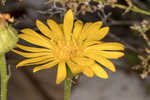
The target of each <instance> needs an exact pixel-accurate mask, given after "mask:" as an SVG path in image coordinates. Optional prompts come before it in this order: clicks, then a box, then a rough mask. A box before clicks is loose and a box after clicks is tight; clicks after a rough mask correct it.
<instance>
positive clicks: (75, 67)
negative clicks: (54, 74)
mask: <svg viewBox="0 0 150 100" xmlns="http://www.w3.org/2000/svg"><path fill="white" fill-rule="evenodd" d="M67 65H68V66H69V68H70V70H71V72H72V73H73V74H78V73H80V72H81V71H82V67H81V66H79V65H78V64H75V63H73V62H71V61H68V62H67Z"/></svg>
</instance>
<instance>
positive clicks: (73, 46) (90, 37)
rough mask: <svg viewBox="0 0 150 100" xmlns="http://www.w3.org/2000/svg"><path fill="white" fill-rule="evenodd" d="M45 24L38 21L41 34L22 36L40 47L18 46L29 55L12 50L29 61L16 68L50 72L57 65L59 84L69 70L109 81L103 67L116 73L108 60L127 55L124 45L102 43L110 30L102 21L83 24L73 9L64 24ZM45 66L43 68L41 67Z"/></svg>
mask: <svg viewBox="0 0 150 100" xmlns="http://www.w3.org/2000/svg"><path fill="white" fill-rule="evenodd" d="M47 24H48V26H49V27H47V26H46V25H44V24H43V23H42V22H41V21H39V20H37V21H36V26H37V28H38V29H39V30H40V31H41V33H43V34H42V35H41V34H39V33H37V32H35V31H34V30H32V29H29V28H27V29H23V30H22V31H21V32H22V33H23V34H20V35H19V37H20V38H21V39H23V40H25V41H27V42H29V43H31V44H34V45H37V46H40V47H31V46H24V45H20V44H18V45H17V47H18V48H21V49H22V50H24V51H27V52H21V51H18V50H13V51H14V52H16V53H17V54H20V55H22V56H24V57H26V58H28V59H26V60H24V61H22V62H20V63H19V64H17V68H18V67H21V66H28V65H38V64H40V66H37V67H35V68H34V69H33V72H36V71H39V70H42V69H48V68H51V67H53V66H55V65H57V66H58V68H57V79H56V83H57V84H59V83H61V82H62V81H63V80H65V78H66V76H67V71H66V70H67V68H70V70H71V72H72V73H73V74H78V73H81V72H82V73H83V74H84V75H86V76H88V77H93V76H94V74H96V75H97V76H98V77H100V78H104V79H107V78H108V74H107V73H106V71H105V70H104V69H103V68H102V66H105V67H106V68H107V69H109V70H111V71H113V72H115V71H116V69H115V66H114V65H113V64H112V62H111V61H109V60H108V59H118V58H119V57H121V56H123V55H124V53H123V52H121V51H120V50H124V46H123V45H122V44H120V43H116V42H107V43H105V42H102V41H99V40H101V39H103V38H104V37H105V36H106V35H107V33H108V31H109V27H103V28H101V26H102V22H101V21H98V22H95V23H86V24H83V22H82V21H80V20H77V21H76V22H75V23H74V18H73V14H72V11H71V10H68V11H67V13H66V15H65V17H64V22H63V24H62V25H59V24H57V23H56V22H55V21H53V20H50V19H48V20H47ZM41 64H42V65H41Z"/></svg>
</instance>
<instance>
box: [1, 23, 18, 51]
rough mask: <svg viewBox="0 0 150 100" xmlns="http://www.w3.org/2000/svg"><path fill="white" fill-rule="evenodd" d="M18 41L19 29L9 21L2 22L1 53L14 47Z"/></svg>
mask: <svg viewBox="0 0 150 100" xmlns="http://www.w3.org/2000/svg"><path fill="white" fill-rule="evenodd" d="M17 41H18V36H17V31H16V30H15V29H14V28H13V27H12V26H11V25H8V23H7V22H6V23H5V24H0V54H3V53H6V52H8V51H9V50H11V49H13V48H14V47H15V46H16V43H17Z"/></svg>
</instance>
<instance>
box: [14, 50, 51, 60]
mask: <svg viewBox="0 0 150 100" xmlns="http://www.w3.org/2000/svg"><path fill="white" fill-rule="evenodd" d="M12 51H13V52H15V53H17V54H19V55H21V56H24V57H26V58H34V57H40V56H46V55H48V56H49V57H53V56H52V53H47V52H40V53H25V52H21V51H18V50H12Z"/></svg>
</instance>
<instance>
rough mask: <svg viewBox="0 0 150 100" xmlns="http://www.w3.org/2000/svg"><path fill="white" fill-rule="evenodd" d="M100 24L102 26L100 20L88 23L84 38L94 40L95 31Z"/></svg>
mask: <svg viewBox="0 0 150 100" xmlns="http://www.w3.org/2000/svg"><path fill="white" fill-rule="evenodd" d="M101 26H102V22H101V21H98V22H95V23H92V24H91V25H90V27H89V28H88V29H87V30H86V33H85V35H86V39H87V40H94V38H93V37H96V35H97V31H98V30H99V29H100V27H101Z"/></svg>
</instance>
